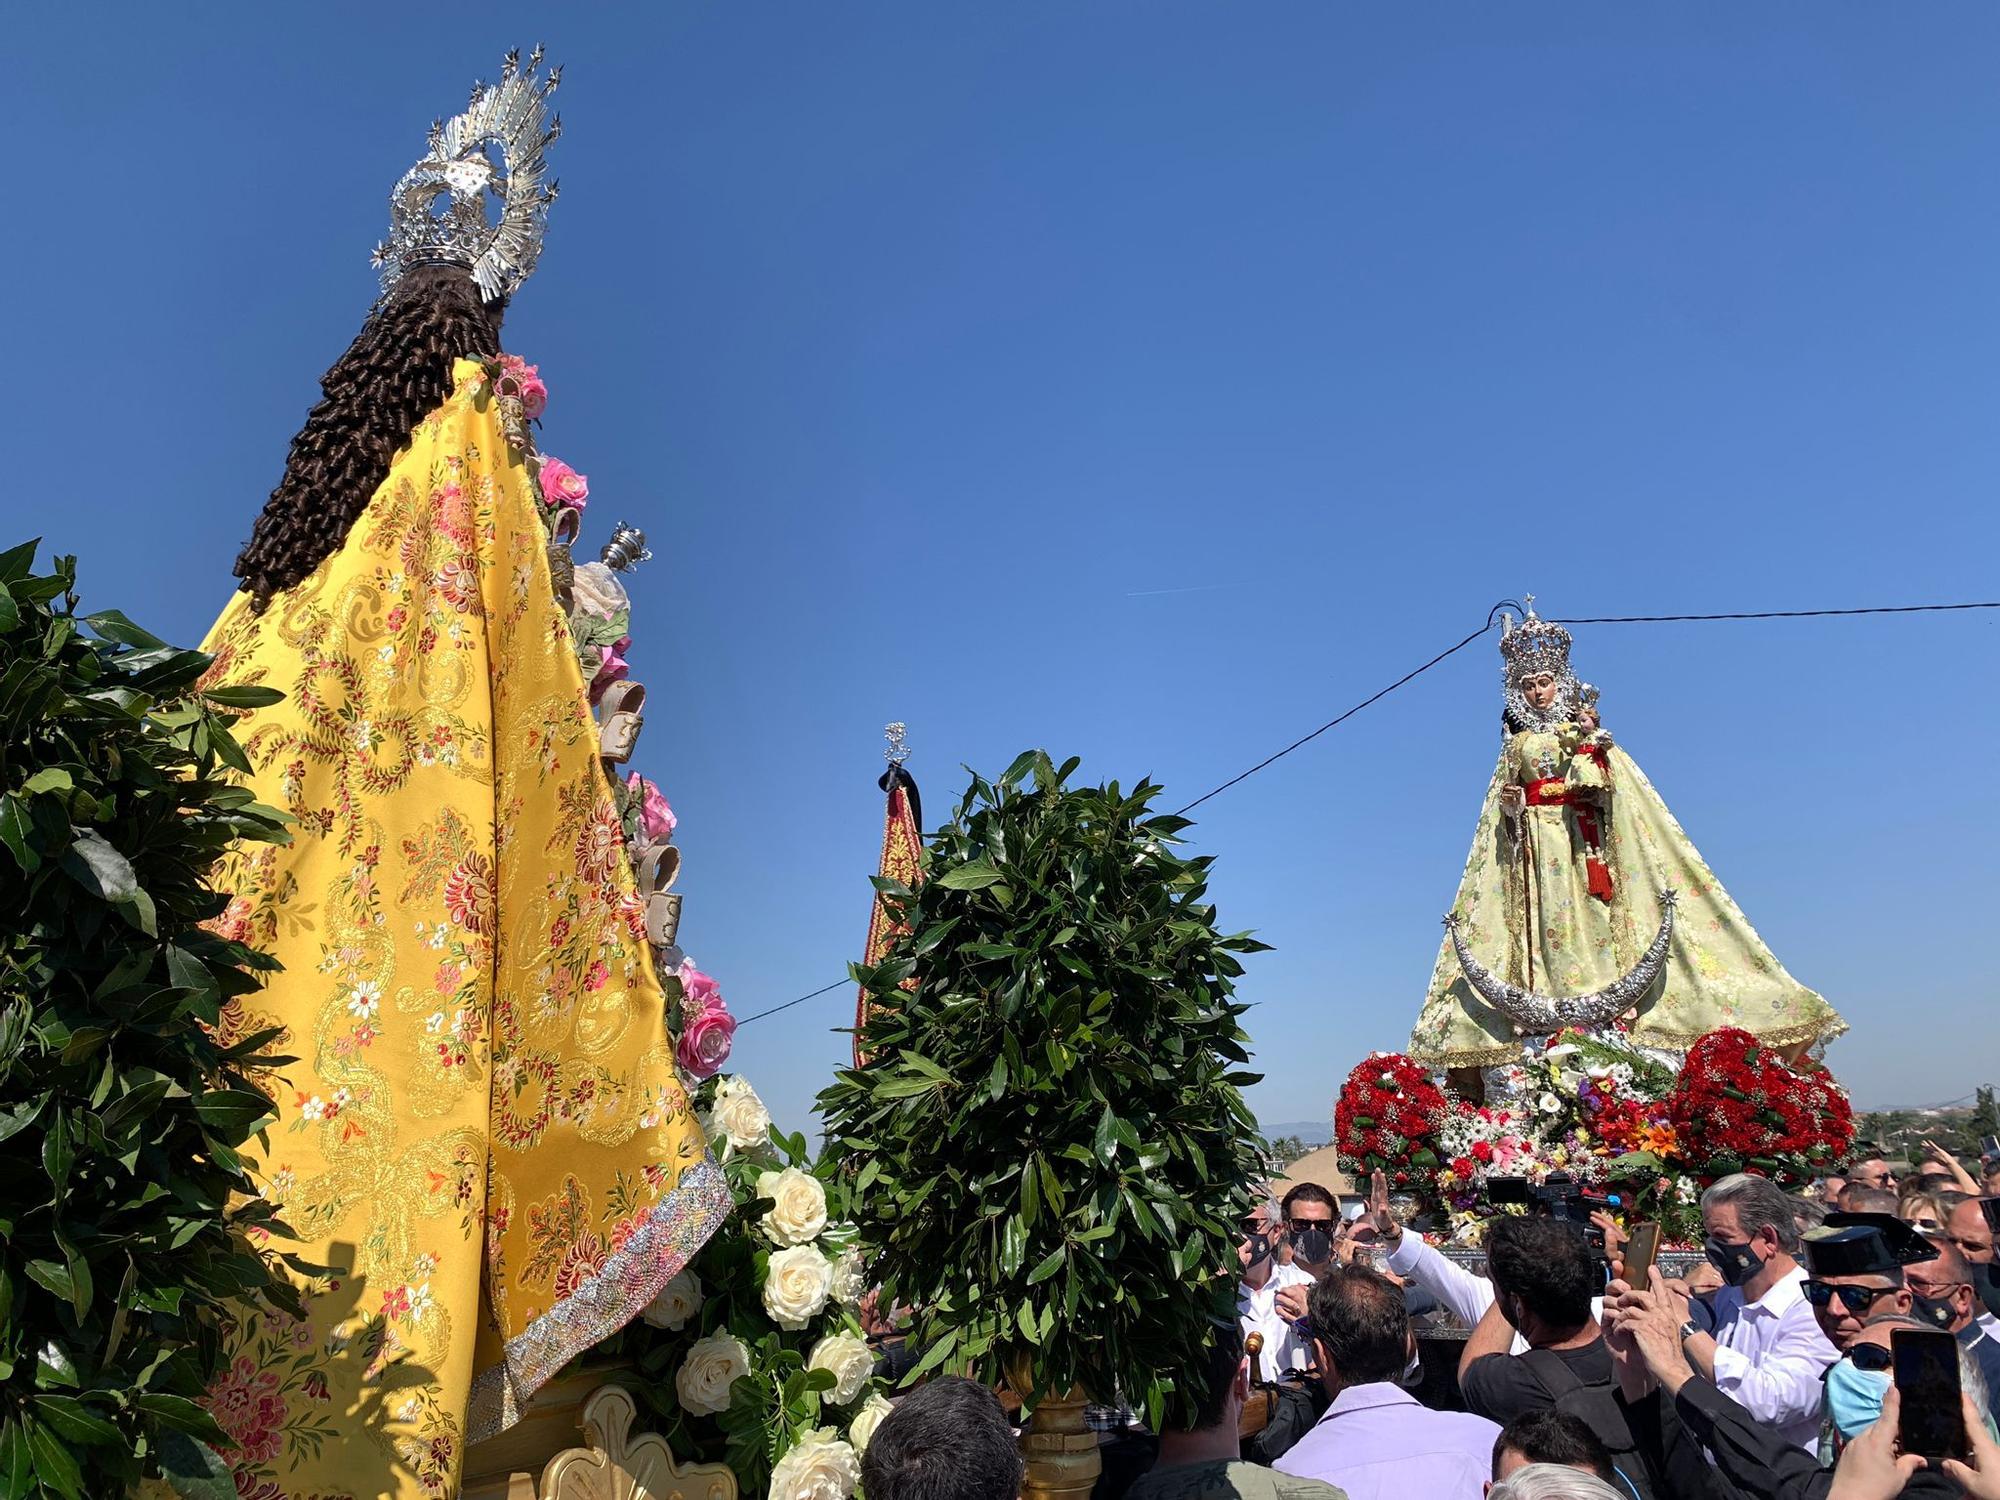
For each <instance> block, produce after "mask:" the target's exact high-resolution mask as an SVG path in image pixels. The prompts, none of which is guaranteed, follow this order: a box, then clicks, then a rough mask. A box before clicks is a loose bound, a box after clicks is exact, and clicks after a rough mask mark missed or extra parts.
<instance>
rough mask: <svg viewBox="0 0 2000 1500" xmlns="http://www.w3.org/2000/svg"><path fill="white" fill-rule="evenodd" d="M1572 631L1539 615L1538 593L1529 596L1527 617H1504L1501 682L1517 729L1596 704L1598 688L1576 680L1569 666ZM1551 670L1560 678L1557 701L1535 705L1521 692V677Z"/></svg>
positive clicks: (1547, 722) (1543, 725) (1566, 716)
mask: <svg viewBox="0 0 2000 1500" xmlns="http://www.w3.org/2000/svg"><path fill="white" fill-rule="evenodd" d="M1569 648H1570V633H1569V632H1568V631H1567V630H1565V629H1563V628H1562V626H1560V625H1558V624H1556V623H1555V622H1554V621H1552V620H1544V619H1541V618H1540V617H1538V616H1537V615H1536V614H1535V596H1534V595H1533V594H1530V595H1528V603H1527V617H1526V618H1525V619H1523V620H1522V621H1521V623H1520V624H1518V625H1516V624H1515V623H1514V617H1513V616H1512V615H1511V614H1503V615H1502V616H1501V617H1500V658H1501V667H1500V684H1501V691H1502V692H1503V693H1504V694H1505V695H1506V699H1507V716H1508V718H1509V720H1510V721H1511V722H1512V723H1513V724H1514V725H1515V727H1517V728H1521V729H1542V728H1547V727H1548V726H1549V725H1551V724H1559V723H1561V722H1562V721H1563V720H1565V719H1570V718H1574V717H1575V715H1576V711H1577V709H1578V707H1579V706H1580V705H1582V704H1585V703H1594V702H1595V701H1596V698H1597V691H1596V689H1595V688H1591V687H1588V686H1587V685H1586V684H1584V683H1581V682H1578V681H1577V680H1576V674H1575V673H1574V672H1572V671H1571V670H1570V665H1569ZM1543 672H1547V673H1548V674H1549V675H1550V676H1552V677H1554V678H1555V680H1556V701H1555V703H1554V705H1553V706H1552V707H1550V708H1548V709H1538V708H1535V707H1534V706H1533V705H1531V704H1530V703H1529V702H1528V700H1527V698H1526V697H1525V696H1523V694H1522V692H1521V679H1522V678H1524V677H1534V676H1536V675H1538V674H1540V673H1543Z"/></svg>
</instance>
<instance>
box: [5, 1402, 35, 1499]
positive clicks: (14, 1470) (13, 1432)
mask: <svg viewBox="0 0 2000 1500" xmlns="http://www.w3.org/2000/svg"><path fill="white" fill-rule="evenodd" d="M34 1482H35V1461H34V1459H33V1458H31V1457H30V1456H29V1454H28V1428H27V1424H26V1422H25V1421H24V1420H23V1419H22V1418H21V1417H18V1416H16V1415H15V1414H14V1413H12V1412H9V1413H7V1414H6V1415H5V1416H4V1417H0V1495H4V1496H5V1497H6V1500H18V1497H23V1496H26V1495H29V1494H30V1493H32V1491H31V1489H30V1486H32V1485H33V1484H34Z"/></svg>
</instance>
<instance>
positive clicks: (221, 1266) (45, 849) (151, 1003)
mask: <svg viewBox="0 0 2000 1500" xmlns="http://www.w3.org/2000/svg"><path fill="white" fill-rule="evenodd" d="M34 554H35V544H34V543H32V542H31V543H27V544H25V545H23V546H19V547H16V548H13V549H12V550H10V551H7V552H4V553H0V1496H4V1497H6V1500H17V1497H24V1496H38V1495H39V1496H61V1497H65V1500H77V1497H80V1496H89V1497H92V1500H95V1497H99V1496H105V1495H112V1494H119V1493H123V1492H124V1490H125V1488H126V1487H127V1486H128V1485H129V1484H130V1483H131V1482H132V1481H134V1480H135V1479H137V1478H139V1477H140V1476H141V1475H142V1474H166V1475H168V1476H170V1477H172V1478H173V1479H174V1481H175V1483H176V1487H177V1488H179V1489H180V1490H181V1492H182V1493H184V1494H190V1495H203V1496H206V1495H210V1494H213V1495H215V1496H218V1497H221V1496H229V1495H233V1494H234V1487H233V1486H232V1485H231V1484H230V1481H229V1478H228V1474H227V1471H226V1468H225V1467H224V1466H223V1465H222V1464H221V1462H220V1460H219V1458H218V1457H217V1456H216V1454H215V1453H214V1452H213V1450H212V1448H211V1447H210V1446H209V1445H213V1444H221V1443H222V1442H223V1441H224V1438H223V1434H222V1432H221V1430H220V1429H219V1428H218V1427H217V1426H216V1425H215V1423H214V1422H213V1421H212V1420H211V1419H210V1418H209V1417H208V1415H207V1414H206V1413H205V1412H204V1411H202V1409H201V1408H200V1407H199V1406H198V1405H197V1404H196V1398H198V1397H199V1396H200V1395H201V1394H202V1392H203V1390H204V1389H205V1387H206V1385H207V1383H208V1381H209V1379H210V1377H211V1375H212V1373H213V1371H214V1368H215V1364H216V1360H217V1357H218V1352H219V1349H218V1346H219V1324H220V1320H221V1317H222V1310H223V1306H224V1303H225V1302H226V1301H227V1300H229V1299H234V1298H242V1297H250V1296H257V1295H265V1294H268V1295H272V1296H277V1297H282V1296H285V1295H287V1294H286V1292H285V1291H282V1290H279V1288H282V1287H283V1283H282V1282H281V1281H275V1280H274V1272H273V1270H272V1268H271V1267H270V1266H269V1265H268V1263H267V1261H266V1260H265V1259H264V1258H263V1257H262V1256H261V1255H260V1254H258V1253H257V1252H256V1251H255V1250H254V1249H253V1248H252V1247H251V1246H250V1244H249V1243H248V1241H247V1240H246V1237H245V1236H246V1233H247V1232H248V1231H251V1230H253V1229H261V1230H263V1231H265V1232H280V1231H282V1226H279V1225H276V1224H275V1223H274V1222H273V1221H272V1220H271V1219H270V1217H269V1214H268V1210H267V1205H265V1204H264V1203H263V1202H262V1201H261V1200H260V1199H258V1198H256V1197H255V1192H256V1185H255V1183H254V1182H253V1181H252V1180H251V1179H250V1177H249V1176H248V1174H247V1173H246V1172H245V1171H244V1169H243V1165H242V1161H241V1159H240V1157H239V1156H238V1154H237V1153H238V1149H239V1148H240V1147H241V1146H242V1145H243V1143H244V1142H245V1141H246V1140H247V1139H249V1137H250V1136H251V1135H252V1134H253V1133H254V1132H255V1131H257V1130H258V1129H259V1128H260V1126H261V1124H262V1123H263V1122H264V1121H265V1120H267V1119H268V1118H269V1117H270V1114H271V1106H270V1100H269V1099H268V1098H267V1097H266V1096H265V1094H264V1093H263V1092H261V1091H260V1090H259V1088H258V1087H257V1085H256V1084H255V1082H254V1081H253V1079H252V1076H251V1070H252V1069H254V1068H257V1067H263V1066H270V1065H272V1064H274V1063H277V1062H282V1061H287V1060H288V1059H278V1058H272V1057H269V1056H266V1055H262V1054H263V1049H264V1047H265V1046H266V1045H268V1044H269V1043H270V1041H271V1040H272V1034H270V1033H266V1034H264V1035H259V1036H249V1037H244V1038H242V1039H240V1040H238V1041H236V1042H235V1043H234V1044H233V1045H231V1044H225V1043H224V1042H223V1041H221V1040H220V1039H219V1038H218V1037H217V1036H216V1035H215V1034H214V1033H213V1032H212V1031H211V1030H210V1029H209V1028H211V1027H214V1026H215V1025H216V1023H217V1021H218V1019H219V1017H220V1013H221V1007H222V1005H223V1003H224V1002H225V1001H226V1000H227V999H228V998H229V997H230V996H232V995H238V994H242V993H244V992H246V991H248V990H250V989H252V988H254V987H255V984H256V982H257V981H256V979H255V977H254V971H256V970H260V969H268V968H271V967H273V964H272V963H271V961H270V960H268V959H265V958H262V957H260V956H259V955H257V954H256V953H253V952H252V951H250V950H249V949H247V948H244V947H243V946H241V945H240V944H236V943H230V942H224V941H223V940H222V939H220V938H218V937H216V936H214V935H212V934H211V933H209V932H207V931H205V930H204V929H203V928H202V927H201V925H200V924H201V923H202V922H203V921H204V920H206V919H208V918H211V917H214V916H216V915H217V914H218V913H220V912H221V911H222V910H223V908H224V905H225V903H224V900H223V898H221V897H220V896H218V895H216V894H215V893H214V892H212V891H211V890H210V889H209V887H208V885H207V876H208V873H209V871H210V869H211V867H212V866H213V865H214V863H215V861H216V859H217V857H218V856H219V855H220V854H221V853H222V851H223V850H224V849H225V848H226V847H227V846H228V845H229V844H230V843H231V842H232V841H233V840H235V839H238V838H248V839H259V840H282V839H283V837H284V836H285V835H284V831H283V824H284V817H283V815H282V814H281V813H278V812H276V811H274V810H273V809H271V808H268V807H263V806H260V805H259V804H257V803H256V802H255V801H254V800H253V799H252V797H251V794H250V793H249V792H248V791H247V790H245V789H244V788H242V787H239V786H234V785H232V784H231V783H230V782H229V780H228V778H227V774H226V773H227V771H228V770H229V769H231V768H234V769H237V770H243V771H247V770H248V769H249V766H248V763H247V762H246V761H245V760H244V757H243V752H242V751H241V750H240V749H239V748H238V747H237V745H236V744H235V742H234V741H233V740H232V739H231V738H230V735H229V725H230V723H231V722H232V720H231V716H230V715H229V713H228V710H230V709H232V708H249V707H255V706H259V705H261V704H264V703H269V702H273V701H275V700H276V699H277V697H278V696H279V695H278V694H276V693H275V692H272V691H271V690H269V689H263V688H237V689H233V690H231V691H229V692H227V693H222V692H216V693H209V694H206V695H204V694H203V693H201V692H200V691H199V690H198V687H197V681H198V679H199V678H200V676H201V674H202V672H203V671H204V670H205V669H206V668H207V666H208V664H209V658H208V657H206V656H204V655H203V654H202V653H201V652H198V651H185V650H180V649H177V648H175V647H172V646H168V645H166V644H164V643H163V642H161V641H159V640H156V639H155V638H154V637H152V636H150V635H148V634H147V633H146V632H145V631H143V630H141V629H139V628H138V627H137V626H135V625H133V624H132V623H131V622H130V621H129V620H127V619H126V618H125V617H124V616H123V615H122V614H119V613H118V612H117V611H116V610H107V611H104V612H102V613H99V614H94V615H88V616H82V617H79V616H78V615H77V614H76V596H75V592H74V586H75V580H76V567H75V559H73V558H67V557H65V558H60V559H57V561H56V562H55V564H54V571H53V572H51V573H48V574H43V575H39V576H38V575H36V574H35V573H34V572H33V568H34ZM238 1200H242V1201H240V1202H239V1201H238ZM232 1204H235V1205H236V1206H234V1207H232Z"/></svg>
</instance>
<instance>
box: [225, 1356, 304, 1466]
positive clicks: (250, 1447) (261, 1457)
mask: <svg viewBox="0 0 2000 1500" xmlns="http://www.w3.org/2000/svg"><path fill="white" fill-rule="evenodd" d="M207 1405H208V1410H209V1414H210V1415H211V1416H213V1417H214V1418H215V1420H216V1422H217V1423H218V1424H219V1425H220V1426H221V1428H222V1430H223V1431H224V1432H226V1433H228V1434H229V1436H230V1437H231V1438H232V1439H233V1440H234V1441H235V1443H236V1447H237V1450H238V1455H239V1456H240V1461H241V1462H244V1463H251V1464H263V1463H269V1462H270V1461H271V1460H272V1459H274V1458H276V1457H277V1456H278V1444H279V1438H280V1436H281V1434H282V1432H283V1430H284V1426H285V1416H286V1408H285V1398H284V1397H283V1396H281V1395H279V1394H278V1375H277V1372H276V1371H275V1370H260V1369H258V1368H257V1366H256V1364H255V1362H254V1361H252V1360H251V1358H250V1357H249V1356H248V1355H247V1354H244V1355H238V1356H237V1357H236V1359H235V1360H234V1362H232V1363H231V1364H230V1365H229V1367H228V1368H227V1369H225V1370H224V1371H223V1372H222V1373H221V1374H220V1375H219V1376H217V1377H216V1381H215V1384H213V1385H211V1386H210V1387H209V1388H208V1400H207Z"/></svg>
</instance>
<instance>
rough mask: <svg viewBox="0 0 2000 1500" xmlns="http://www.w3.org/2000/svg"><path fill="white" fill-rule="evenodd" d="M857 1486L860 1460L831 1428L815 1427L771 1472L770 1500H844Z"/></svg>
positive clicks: (859, 1481)
mask: <svg viewBox="0 0 2000 1500" xmlns="http://www.w3.org/2000/svg"><path fill="white" fill-rule="evenodd" d="M859 1483H861V1459H860V1457H859V1456H858V1455H857V1454H856V1453H855V1451H854V1448H853V1447H852V1445H850V1444H849V1443H847V1442H845V1441H843V1440H842V1439H841V1438H839V1437H837V1436H835V1435H834V1431H833V1429H832V1428H831V1427H815V1428H813V1430H812V1431H810V1432H808V1433H807V1434H806V1435H805V1436H804V1437H802V1438H800V1439H799V1440H798V1441H797V1442H796V1443H794V1444H792V1446H791V1447H790V1448H788V1449H787V1450H786V1451H785V1455H784V1457H782V1458H780V1459H779V1460H778V1462H777V1464H776V1465H775V1466H774V1467H773V1468H772V1470H771V1489H770V1500H847V1497H848V1496H850V1495H852V1494H853V1493H854V1487H855V1486H856V1485H858V1484H859Z"/></svg>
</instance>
